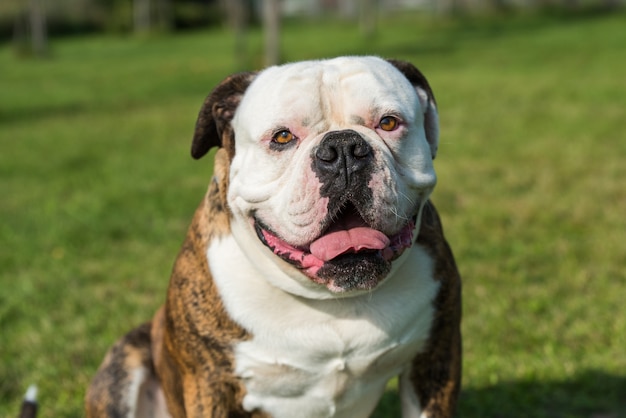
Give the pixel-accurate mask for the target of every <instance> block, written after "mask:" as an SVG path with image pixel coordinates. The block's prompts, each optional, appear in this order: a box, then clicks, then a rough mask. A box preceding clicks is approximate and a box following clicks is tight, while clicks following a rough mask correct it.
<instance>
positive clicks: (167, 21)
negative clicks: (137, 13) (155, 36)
mask: <svg viewBox="0 0 626 418" xmlns="http://www.w3.org/2000/svg"><path fill="white" fill-rule="evenodd" d="M156 9H157V20H158V22H159V23H158V24H159V29H160V30H165V31H169V30H170V29H172V27H173V26H174V16H173V14H172V1H171V0H157V3H156Z"/></svg>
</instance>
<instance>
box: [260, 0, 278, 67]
mask: <svg viewBox="0 0 626 418" xmlns="http://www.w3.org/2000/svg"><path fill="white" fill-rule="evenodd" d="M263 29H264V32H265V65H266V66H270V65H277V64H278V63H279V62H280V2H279V0H263Z"/></svg>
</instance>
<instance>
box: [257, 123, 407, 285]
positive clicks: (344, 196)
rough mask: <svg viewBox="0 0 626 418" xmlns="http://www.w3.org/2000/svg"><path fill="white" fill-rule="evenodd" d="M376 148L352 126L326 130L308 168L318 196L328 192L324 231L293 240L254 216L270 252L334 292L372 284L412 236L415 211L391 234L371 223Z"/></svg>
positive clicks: (260, 235)
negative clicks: (305, 240) (316, 183)
mask: <svg viewBox="0 0 626 418" xmlns="http://www.w3.org/2000/svg"><path fill="white" fill-rule="evenodd" d="M374 152H375V151H374V150H373V149H372V147H371V146H370V145H369V144H368V143H367V141H366V140H365V139H363V138H362V137H361V135H360V134H358V133H357V132H356V131H353V130H344V131H333V132H329V133H327V134H326V135H325V136H324V138H322V140H321V141H320V144H319V145H318V146H317V148H315V149H314V150H313V151H312V154H311V159H312V163H311V164H312V169H313V171H314V173H315V174H316V176H317V177H318V179H319V181H320V183H321V188H320V197H326V198H328V206H327V212H328V215H327V216H326V219H325V220H324V222H323V225H322V227H323V232H322V233H321V234H320V235H319V236H318V237H317V238H316V239H314V240H313V241H311V242H310V243H308V244H307V245H304V246H294V245H291V244H290V243H288V242H286V241H284V240H283V239H282V238H280V236H279V235H278V234H276V233H275V232H273V231H272V229H271V227H270V226H268V225H265V224H264V223H263V221H262V220H260V219H257V218H255V219H254V224H255V229H256V232H257V235H258V237H259V239H260V240H261V241H262V242H263V243H264V244H265V245H266V246H267V247H269V248H270V249H271V250H272V251H273V252H274V254H276V255H278V256H279V257H281V258H282V259H283V260H285V261H287V262H288V263H290V264H292V265H294V266H295V267H297V268H299V269H301V270H302V271H303V272H304V273H305V274H306V275H307V276H308V277H309V278H310V279H311V280H313V281H314V282H316V283H319V284H323V285H325V286H326V287H327V288H328V289H330V290H331V291H333V292H345V291H351V290H371V289H373V288H374V287H376V286H377V285H378V284H379V283H380V282H381V281H382V280H383V279H384V278H385V277H386V275H387V274H388V273H389V271H390V270H391V263H392V262H393V260H395V259H397V258H398V257H399V256H400V255H401V254H402V253H403V252H404V250H405V249H407V248H409V247H410V246H411V245H412V242H413V233H414V230H415V223H416V218H417V216H414V217H413V218H412V219H410V220H409V221H408V222H407V223H406V224H405V225H404V227H402V228H401V229H400V231H398V232H396V233H394V234H392V235H390V236H389V235H386V234H385V233H383V232H381V231H380V230H378V229H376V227H375V225H376V224H377V223H379V222H380V219H377V218H379V217H380V215H379V214H378V215H377V213H378V212H377V211H375V210H373V207H372V206H373V198H372V197H373V195H372V193H373V191H372V190H371V188H370V187H369V183H370V181H371V178H372V172H373V169H374V167H373V166H374V160H375V156H374Z"/></svg>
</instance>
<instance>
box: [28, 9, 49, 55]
mask: <svg viewBox="0 0 626 418" xmlns="http://www.w3.org/2000/svg"><path fill="white" fill-rule="evenodd" d="M29 21H30V36H31V45H32V50H33V51H32V52H33V55H35V56H37V57H43V56H46V55H47V54H48V30H47V27H46V13H45V10H44V7H43V4H42V0H30V1H29Z"/></svg>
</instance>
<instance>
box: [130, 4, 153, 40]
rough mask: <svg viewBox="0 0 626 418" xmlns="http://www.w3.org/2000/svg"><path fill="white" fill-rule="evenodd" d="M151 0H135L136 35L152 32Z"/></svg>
mask: <svg viewBox="0 0 626 418" xmlns="http://www.w3.org/2000/svg"><path fill="white" fill-rule="evenodd" d="M150 3H151V2H150V0H133V29H134V30H135V33H146V32H149V31H150V27H151V19H150V6H151V4H150Z"/></svg>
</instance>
